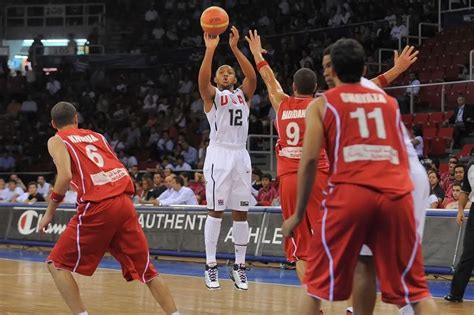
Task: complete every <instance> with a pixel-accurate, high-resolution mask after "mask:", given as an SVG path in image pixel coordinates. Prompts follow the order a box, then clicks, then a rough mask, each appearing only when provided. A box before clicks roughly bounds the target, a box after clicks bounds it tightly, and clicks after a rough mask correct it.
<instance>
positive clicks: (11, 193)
mask: <svg viewBox="0 0 474 315" xmlns="http://www.w3.org/2000/svg"><path fill="white" fill-rule="evenodd" d="M23 193H24V191H23V189H21V188H20V187H17V184H16V181H15V180H13V179H10V181H9V182H8V187H7V188H6V189H5V192H4V194H5V201H6V202H16V201H17V198H18V197H20V196H21V195H23Z"/></svg>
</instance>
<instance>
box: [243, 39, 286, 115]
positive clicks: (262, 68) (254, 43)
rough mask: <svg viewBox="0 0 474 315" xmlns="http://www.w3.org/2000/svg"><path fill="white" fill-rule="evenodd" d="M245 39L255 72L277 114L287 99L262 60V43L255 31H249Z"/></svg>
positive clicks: (270, 69)
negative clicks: (263, 83)
mask: <svg viewBox="0 0 474 315" xmlns="http://www.w3.org/2000/svg"><path fill="white" fill-rule="evenodd" d="M245 39H246V40H247V42H248V43H249V47H250V51H251V52H252V55H253V58H254V60H255V64H256V65H257V71H258V72H259V73H260V75H261V76H262V79H263V82H265V86H266V87H267V90H268V97H269V98H270V103H272V106H273V109H274V110H275V112H278V108H279V107H280V104H281V102H282V101H283V100H284V99H285V98H287V97H288V95H286V94H285V92H284V91H283V89H282V88H281V85H280V82H278V80H277V79H276V77H275V74H274V73H273V70H272V68H270V66H269V65H268V63H267V62H266V61H265V59H264V58H263V54H264V53H265V52H266V51H265V50H264V49H263V48H262V42H261V40H260V35H258V32H257V30H254V31H252V30H250V31H249V36H245Z"/></svg>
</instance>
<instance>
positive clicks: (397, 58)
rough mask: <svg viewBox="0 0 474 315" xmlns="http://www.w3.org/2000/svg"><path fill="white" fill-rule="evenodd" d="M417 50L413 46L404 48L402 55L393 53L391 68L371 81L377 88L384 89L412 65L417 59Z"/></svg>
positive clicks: (396, 52)
mask: <svg viewBox="0 0 474 315" xmlns="http://www.w3.org/2000/svg"><path fill="white" fill-rule="evenodd" d="M418 53H419V51H418V50H415V47H413V46H405V48H403V50H402V53H401V54H400V55H398V51H397V50H394V51H393V67H392V68H390V69H389V70H388V71H387V72H385V73H384V74H381V75H379V76H378V77H376V78H373V79H372V80H371V81H372V82H374V83H375V84H377V85H378V86H379V87H382V88H383V87H385V86H387V85H389V84H390V83H392V82H393V81H395V80H396V79H397V78H398V77H399V76H400V75H401V74H402V73H403V72H405V71H407V69H408V68H410V67H411V65H412V64H414V63H415V61H416V60H417V59H418V57H417V56H418Z"/></svg>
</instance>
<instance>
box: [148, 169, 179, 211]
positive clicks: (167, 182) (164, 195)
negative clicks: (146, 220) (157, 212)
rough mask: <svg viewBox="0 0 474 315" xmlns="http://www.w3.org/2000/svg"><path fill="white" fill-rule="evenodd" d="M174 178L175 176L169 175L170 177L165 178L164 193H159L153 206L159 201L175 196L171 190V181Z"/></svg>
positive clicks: (174, 192)
mask: <svg viewBox="0 0 474 315" xmlns="http://www.w3.org/2000/svg"><path fill="white" fill-rule="evenodd" d="M175 177H176V175H175V174H171V175H168V176H166V177H165V186H166V190H165V191H164V192H162V193H161V195H160V196H159V197H158V198H157V199H156V200H154V201H153V202H152V203H153V204H154V205H156V206H157V205H159V200H165V199H168V198H172V197H173V196H174V195H175V194H176V191H175V190H174V189H173V185H172V182H173V179H174V178H175Z"/></svg>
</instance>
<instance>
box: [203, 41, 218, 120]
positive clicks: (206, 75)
mask: <svg viewBox="0 0 474 315" xmlns="http://www.w3.org/2000/svg"><path fill="white" fill-rule="evenodd" d="M204 43H205V44H206V52H205V53H204V58H203V59H202V64H201V68H200V69H199V76H198V85H199V93H200V94H201V98H202V100H203V102H204V111H205V112H206V113H207V112H209V111H210V110H211V109H212V101H213V98H214V96H215V95H216V88H215V87H213V86H212V84H211V76H212V58H213V57H214V52H215V51H216V48H217V45H218V44H219V36H213V35H210V34H209V33H204Z"/></svg>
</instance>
